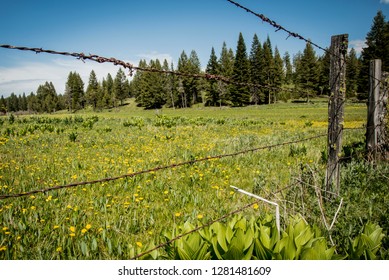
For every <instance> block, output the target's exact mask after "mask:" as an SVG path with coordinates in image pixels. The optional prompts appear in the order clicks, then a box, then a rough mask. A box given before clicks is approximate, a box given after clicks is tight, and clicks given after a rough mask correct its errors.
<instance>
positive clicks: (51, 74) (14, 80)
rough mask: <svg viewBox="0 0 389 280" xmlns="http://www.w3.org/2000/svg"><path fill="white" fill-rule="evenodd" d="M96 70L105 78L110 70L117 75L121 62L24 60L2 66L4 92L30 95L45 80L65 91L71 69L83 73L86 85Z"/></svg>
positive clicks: (0, 89)
mask: <svg viewBox="0 0 389 280" xmlns="http://www.w3.org/2000/svg"><path fill="white" fill-rule="evenodd" d="M92 70H94V71H95V73H96V76H97V78H98V79H99V80H100V81H101V80H102V79H103V78H105V77H106V76H107V74H108V73H110V74H111V75H112V77H114V76H115V75H116V72H117V71H118V70H119V66H115V65H113V64H109V63H104V64H100V63H95V62H92V61H88V62H85V63H83V62H82V61H78V60H74V59H66V58H59V59H54V60H51V61H49V62H47V63H46V62H45V63H41V62H24V63H23V64H21V65H18V66H12V67H0V95H4V96H5V97H6V96H9V95H10V94H11V93H12V92H13V93H15V94H22V93H23V92H24V93H26V94H27V95H28V94H30V92H35V91H36V90H37V88H38V86H39V85H41V84H43V83H44V82H45V81H48V82H52V83H53V84H54V86H55V89H56V91H57V93H64V91H65V84H66V81H67V77H68V75H69V72H70V71H76V72H77V73H79V74H80V76H81V78H82V79H83V81H84V83H85V87H86V86H87V84H88V79H89V74H90V72H91V71H92Z"/></svg>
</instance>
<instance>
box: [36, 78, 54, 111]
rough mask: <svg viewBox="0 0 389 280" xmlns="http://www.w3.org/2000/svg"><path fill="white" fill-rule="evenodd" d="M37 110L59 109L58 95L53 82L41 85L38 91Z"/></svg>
mask: <svg viewBox="0 0 389 280" xmlns="http://www.w3.org/2000/svg"><path fill="white" fill-rule="evenodd" d="M36 104H37V110H38V112H40V113H44V112H46V113H52V112H55V111H56V110H57V109H58V97H57V92H56V90H55V87H54V85H53V83H52V82H50V83H49V82H46V83H45V84H44V85H40V86H39V87H38V89H37V91H36Z"/></svg>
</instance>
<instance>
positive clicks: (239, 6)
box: [227, 0, 330, 53]
mask: <svg viewBox="0 0 389 280" xmlns="http://www.w3.org/2000/svg"><path fill="white" fill-rule="evenodd" d="M227 1H228V2H230V3H231V4H234V5H235V6H237V7H238V8H240V9H243V10H245V11H246V12H248V13H250V14H252V15H254V16H256V17H258V18H260V19H261V20H262V21H264V22H267V23H268V24H270V25H271V26H273V27H274V28H275V29H277V30H276V32H277V31H279V30H282V31H285V32H286V33H288V38H289V37H294V38H297V39H300V40H303V41H305V42H306V43H309V44H311V45H312V46H315V47H316V48H318V49H320V50H323V51H324V52H328V53H330V52H329V50H328V49H326V48H323V47H321V46H319V45H318V44H316V43H314V42H312V41H311V40H309V39H306V38H305V37H303V36H301V35H300V34H298V33H296V32H292V31H290V30H288V29H286V28H285V27H283V26H282V25H280V24H278V23H277V22H275V21H274V20H271V19H270V18H268V17H266V16H265V15H263V14H259V13H256V12H254V11H252V10H250V9H249V8H247V7H245V6H242V5H241V4H239V3H238V2H235V1H232V0H227Z"/></svg>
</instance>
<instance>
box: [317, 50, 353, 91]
mask: <svg viewBox="0 0 389 280" xmlns="http://www.w3.org/2000/svg"><path fill="white" fill-rule="evenodd" d="M330 62H331V55H330V53H329V52H324V54H323V55H322V56H321V57H320V58H319V59H318V61H317V65H318V71H319V81H318V85H319V87H318V89H319V90H320V94H321V95H330V93H331V89H330ZM347 71H348V69H347ZM347 71H346V73H347Z"/></svg>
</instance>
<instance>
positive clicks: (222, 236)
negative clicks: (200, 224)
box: [216, 224, 228, 252]
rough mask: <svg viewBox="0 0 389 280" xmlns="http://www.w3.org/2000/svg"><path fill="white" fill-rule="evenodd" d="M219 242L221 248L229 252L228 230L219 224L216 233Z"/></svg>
mask: <svg viewBox="0 0 389 280" xmlns="http://www.w3.org/2000/svg"><path fill="white" fill-rule="evenodd" d="M216 234H217V235H216V236H217V242H218V243H219V246H220V247H221V248H222V249H223V250H224V252H226V251H227V250H228V246H227V242H226V228H225V226H224V225H222V224H219V227H218V231H217V232H216Z"/></svg>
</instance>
